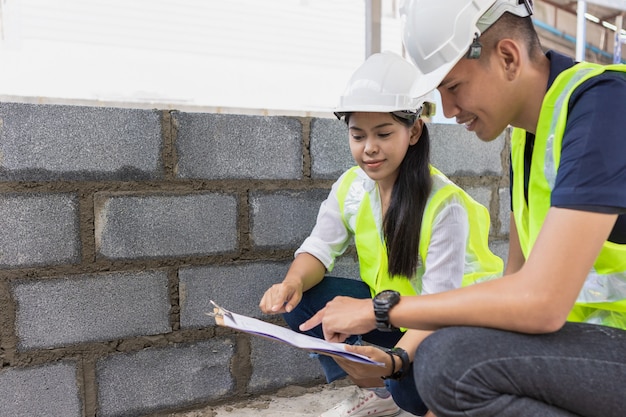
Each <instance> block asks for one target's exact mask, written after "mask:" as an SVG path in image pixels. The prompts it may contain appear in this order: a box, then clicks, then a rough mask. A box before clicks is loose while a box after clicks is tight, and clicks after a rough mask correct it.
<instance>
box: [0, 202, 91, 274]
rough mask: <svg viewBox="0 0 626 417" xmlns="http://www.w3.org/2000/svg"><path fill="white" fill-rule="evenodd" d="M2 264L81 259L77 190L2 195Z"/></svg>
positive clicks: (26, 264)
mask: <svg viewBox="0 0 626 417" xmlns="http://www.w3.org/2000/svg"><path fill="white" fill-rule="evenodd" d="M0 230H2V233H1V234H0V267H15V266H35V265H53V264H63V263H76V262H78V261H80V239H79V226H78V200H77V198H76V196H75V195H73V194H24V195H15V194H5V195H0Z"/></svg>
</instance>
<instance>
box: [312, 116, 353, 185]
mask: <svg viewBox="0 0 626 417" xmlns="http://www.w3.org/2000/svg"><path fill="white" fill-rule="evenodd" d="M310 148H311V177H313V178H326V179H335V178H339V176H340V175H341V174H342V173H343V172H344V171H345V170H347V169H348V168H350V167H352V166H354V165H356V163H355V162H354V158H353V157H352V154H351V153H350V145H349V142H348V128H347V127H346V124H345V123H344V122H343V121H340V120H337V119H321V118H319V119H317V118H316V119H312V120H311V146H310Z"/></svg>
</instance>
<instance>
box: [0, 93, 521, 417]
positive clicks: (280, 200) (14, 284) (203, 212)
mask: <svg viewBox="0 0 626 417" xmlns="http://www.w3.org/2000/svg"><path fill="white" fill-rule="evenodd" d="M429 127H430V131H431V137H432V145H431V147H432V162H433V164H434V165H435V166H437V167H438V168H440V169H441V170H442V171H443V172H444V173H446V174H448V175H449V176H450V177H451V178H452V179H453V180H454V181H456V182H457V183H458V184H459V185H461V186H463V187H464V188H466V189H467V190H468V191H469V192H470V194H471V195H472V196H474V197H475V198H476V199H477V200H478V201H480V202H481V203H483V204H484V205H485V206H487V207H488V208H489V210H490V212H491V216H492V229H491V244H492V247H493V249H494V251H495V252H496V253H497V254H499V255H500V256H502V257H505V256H506V246H507V239H508V204H509V199H508V179H507V176H508V175H507V174H508V149H509V145H508V132H505V133H504V134H503V135H502V136H501V137H500V138H498V139H497V140H495V141H493V142H491V143H482V142H480V141H479V140H478V139H476V138H475V137H474V136H473V134H471V133H468V132H466V131H465V130H464V129H463V127H460V126H453V125H430V126H429ZM352 164H353V161H352V158H351V155H350V152H349V149H348V145H347V139H346V130H345V126H344V125H343V124H342V123H341V122H339V121H337V120H335V119H332V118H328V119H325V118H310V117H295V116H252V115H241V114H239V115H238V114H209V113H184V112H178V111H170V110H139V109H122V108H105V107H86V106H65V105H34V104H17V103H0V228H1V230H2V233H1V234H0V364H1V365H0V398H2V401H0V416H16V417H20V416H33V415H45V416H47V417H54V416H62V417H74V416H85V417H93V416H106V417H113V416H148V415H156V414H161V413H167V412H174V411H180V410H189V409H193V408H199V407H204V406H207V405H210V404H218V403H220V402H223V401H228V400H234V399H237V398H238V397H243V396H247V395H252V394H258V393H264V392H272V391H274V390H276V389H278V388H281V387H283V386H286V385H289V384H304V385H307V384H308V385H311V384H316V383H322V382H323V377H322V372H321V370H320V368H319V366H318V365H317V361H316V360H314V359H311V358H310V357H309V354H308V353H307V352H304V351H301V350H298V349H295V348H291V347H290V346H288V345H285V344H281V343H278V342H275V341H270V340H266V339H261V338H258V337H251V336H249V335H246V334H242V333H237V332H233V331H230V330H228V329H225V328H220V327H216V326H215V324H214V321H213V319H212V318H211V317H209V316H208V315H207V314H206V312H208V311H211V306H210V300H214V301H215V302H217V303H218V304H221V305H223V306H224V307H226V308H228V309H231V310H233V311H235V312H238V313H242V314H247V315H251V316H254V317H258V318H262V319H265V320H269V321H272V322H274V323H277V324H283V322H282V319H280V318H279V317H268V316H263V315H261V314H260V312H259V310H258V307H257V305H258V302H259V300H260V297H261V295H262V293H263V292H264V291H265V289H266V288H268V287H269V286H270V285H271V284H273V283H275V282H278V281H280V280H281V279H282V277H283V276H284V274H285V272H286V271H287V268H288V266H289V262H290V260H291V259H292V256H293V251H294V250H295V249H296V248H297V247H298V245H299V243H300V242H301V241H302V240H303V239H304V238H305V237H306V236H307V235H308V233H309V231H310V229H311V227H312V226H313V224H314V222H315V217H316V214H317V209H318V206H319V204H320V203H321V201H322V200H323V199H324V198H325V196H326V194H327V193H328V191H329V189H330V186H331V185H332V183H333V182H334V180H335V179H336V178H337V177H338V175H339V174H340V173H341V172H343V170H345V169H346V168H348V167H350V166H351V165H352ZM333 274H334V275H338V276H345V277H351V278H357V277H358V266H357V264H356V262H355V257H354V253H353V252H350V253H347V254H346V255H345V256H343V257H342V258H341V259H339V260H338V262H337V265H336V267H335V270H334V271H333Z"/></svg>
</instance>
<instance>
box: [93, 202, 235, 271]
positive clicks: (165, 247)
mask: <svg viewBox="0 0 626 417" xmlns="http://www.w3.org/2000/svg"><path fill="white" fill-rule="evenodd" d="M97 201H98V203H97V204H96V248H97V252H98V254H99V255H101V256H105V257H107V258H113V259H128V258H156V257H166V256H183V255H207V254H213V253H218V252H227V251H233V250H235V248H236V245H237V199H236V198H235V197H234V196H232V195H225V194H218V193H211V194H193V195H175V196H171V195H170V196H139V197H133V196H126V195H124V196H110V195H105V194H103V195H99V196H98V199H97Z"/></svg>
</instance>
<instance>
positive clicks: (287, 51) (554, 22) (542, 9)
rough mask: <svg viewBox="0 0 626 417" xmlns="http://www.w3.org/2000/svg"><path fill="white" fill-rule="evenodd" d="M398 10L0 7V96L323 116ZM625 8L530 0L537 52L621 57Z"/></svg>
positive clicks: (355, 6)
mask: <svg viewBox="0 0 626 417" xmlns="http://www.w3.org/2000/svg"><path fill="white" fill-rule="evenodd" d="M400 7H401V1H399V0H342V1H339V2H338V1H334V0H266V1H262V2H259V1H256V0H228V1H222V0H133V1H125V0H56V1H54V2H49V1H46V0H0V16H1V17H0V25H1V32H0V34H1V37H2V38H1V40H0V62H2V65H0V99H3V101H7V100H8V101H27V102H36V103H65V104H72V103H73V104H79V103H86V104H89V105H99V104H103V105H113V106H120V107H148V108H151V107H159V108H176V109H194V108H202V109H205V110H206V109H207V108H208V109H210V110H211V111H217V112H231V113H232V112H239V113H241V112H242V111H245V112H252V113H256V114H258V113H259V112H261V113H262V114H276V113H285V112H292V113H293V112H295V113H298V114H302V113H305V114H311V112H313V113H315V112H319V113H320V115H326V116H330V112H329V110H330V109H331V108H332V107H333V106H334V105H335V103H336V100H337V97H338V96H339V94H340V93H341V91H342V89H343V88H344V85H345V83H346V81H347V79H348V78H349V77H350V75H351V73H352V71H353V70H354V68H356V67H357V66H358V65H359V64H360V63H361V62H362V60H363V59H364V58H365V57H366V56H368V55H369V54H371V53H373V52H377V51H380V50H392V51H395V52H398V53H402V43H401V36H400V31H401V23H400V19H399V8H400ZM577 10H581V11H583V13H581V14H578V15H577ZM625 10H626V0H590V1H571V0H536V1H535V16H534V20H535V24H536V26H537V28H538V30H539V33H540V34H541V37H542V40H543V43H544V45H545V46H546V47H549V48H553V49H556V50H559V51H561V52H564V53H566V54H568V55H571V56H577V57H579V58H582V57H583V56H584V58H585V59H586V60H589V61H593V62H602V63H607V62H612V61H613V60H614V59H615V58H616V57H617V59H618V60H621V61H624V59H625V57H626V48H621V46H622V43H621V42H620V40H621V41H622V42H623V41H624V39H626V32H625V31H624V30H623V29H622V26H623V15H624V14H625ZM583 46H584V48H583ZM577 48H578V49H577ZM622 49H625V50H622ZM434 121H435V122H441V121H442V118H441V116H438V117H436V118H435V119H434Z"/></svg>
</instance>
